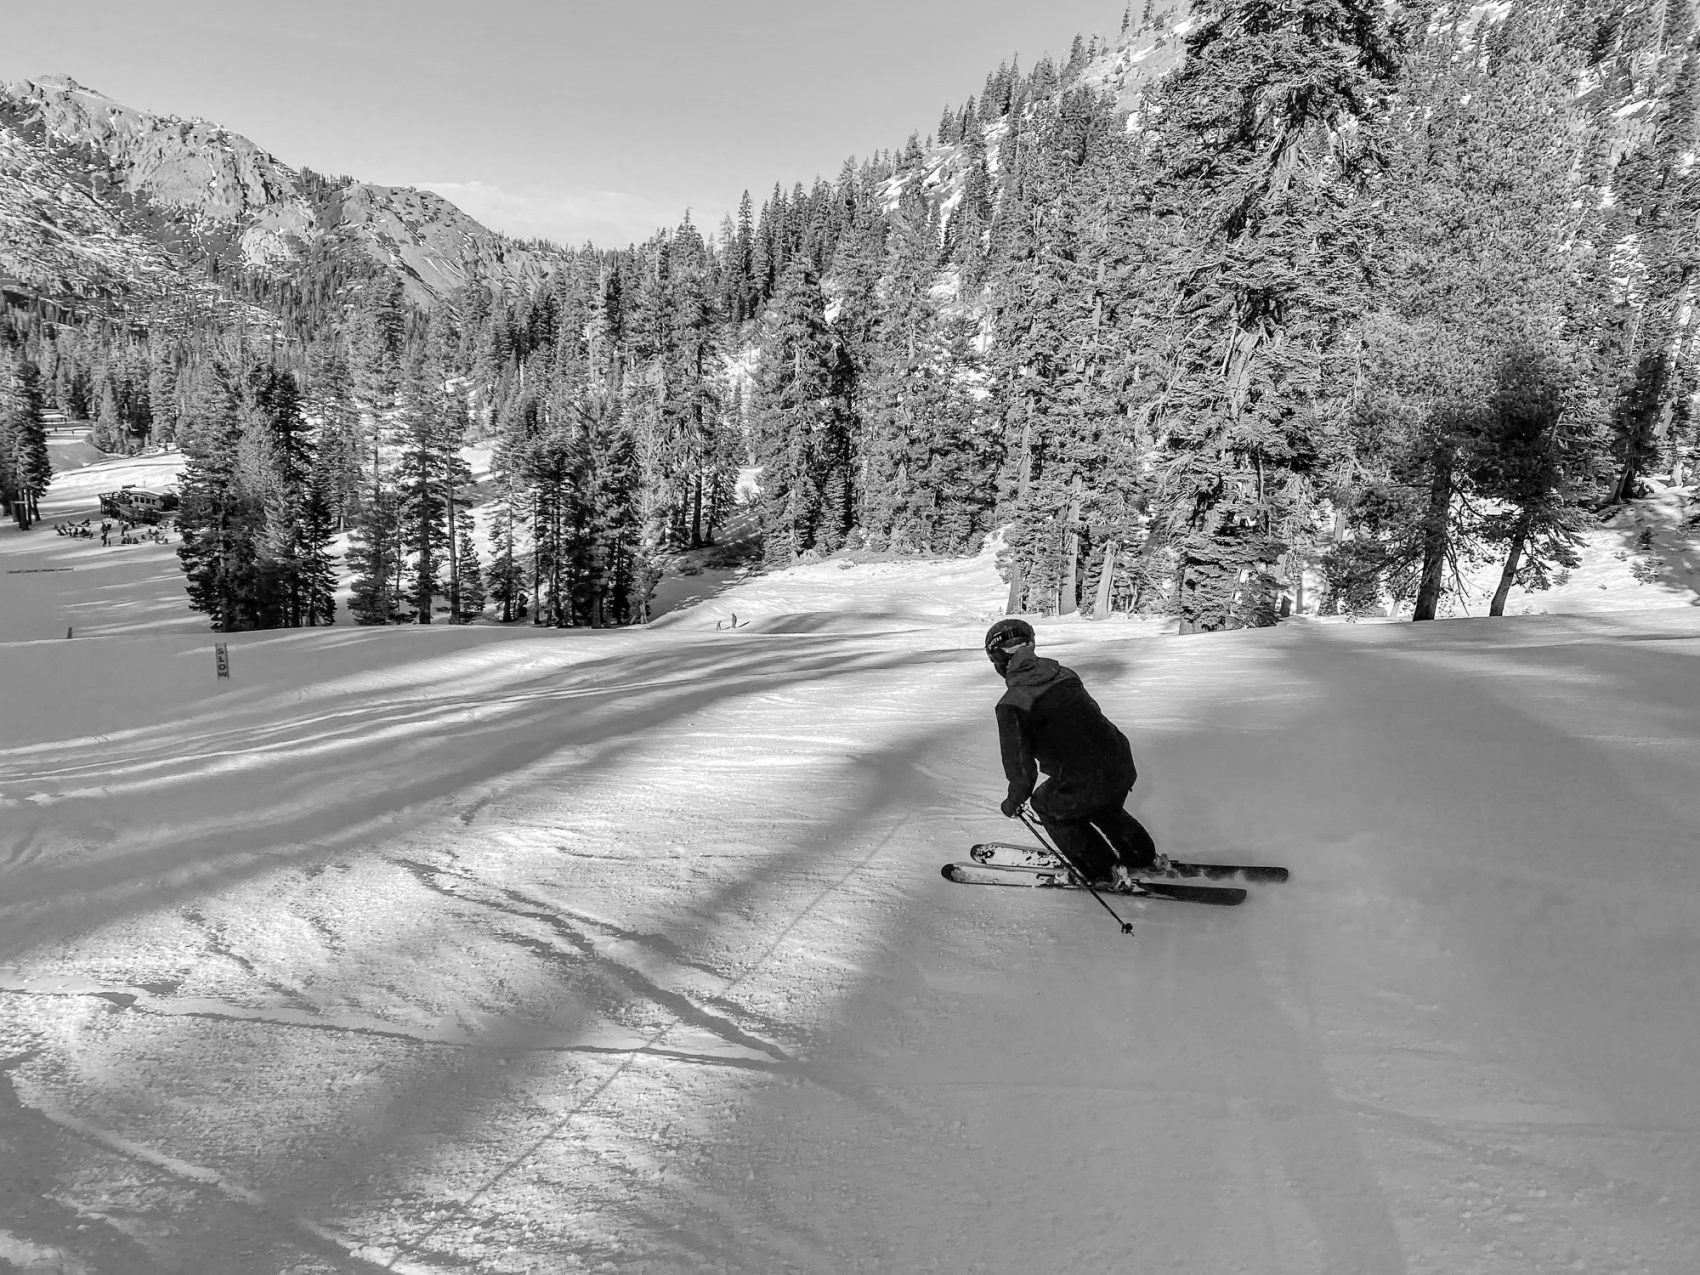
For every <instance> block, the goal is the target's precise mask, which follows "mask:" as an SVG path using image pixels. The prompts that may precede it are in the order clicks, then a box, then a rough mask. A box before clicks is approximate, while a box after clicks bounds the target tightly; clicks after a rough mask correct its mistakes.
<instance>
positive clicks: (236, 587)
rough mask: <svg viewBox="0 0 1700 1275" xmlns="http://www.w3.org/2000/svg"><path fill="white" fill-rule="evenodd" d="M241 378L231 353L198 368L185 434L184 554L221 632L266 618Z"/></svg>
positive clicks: (194, 603)
mask: <svg viewBox="0 0 1700 1275" xmlns="http://www.w3.org/2000/svg"><path fill="white" fill-rule="evenodd" d="M241 378H242V374H241V371H240V369H239V368H238V367H236V366H235V365H234V363H233V362H231V361H227V359H226V358H224V357H219V358H214V359H210V360H208V361H207V362H205V363H203V364H202V365H201V366H200V367H199V368H197V369H196V371H195V373H194V375H193V377H192V379H191V385H190V390H189V400H188V411H187V416H188V420H189V423H190V428H189V429H187V430H186V431H185V437H184V440H183V453H184V457H185V462H186V463H185V465H184V470H183V478H182V482H181V504H180V506H179V509H178V516H177V525H178V529H179V531H180V533H181V535H182V541H181V543H180V544H179V545H178V548H177V556H178V559H179V561H180V562H181V563H182V565H183V573H184V587H185V588H186V589H187V591H188V594H189V605H190V606H191V607H193V608H194V609H195V610H197V611H201V612H204V613H205V614H206V616H207V617H208V619H209V620H211V622H212V628H213V630H214V632H219V633H230V632H235V631H237V630H241V629H250V628H254V627H256V626H257V625H258V623H259V621H260V618H261V607H260V605H259V601H260V598H259V594H260V589H259V585H258V571H257V563H256V553H255V547H254V537H255V531H256V527H257V526H258V524H259V523H260V521H261V519H262V518H263V516H264V515H263V510H262V509H261V508H260V507H259V506H258V502H257V501H256V500H255V499H254V497H253V496H251V495H250V494H249V493H248V492H246V491H245V490H244V488H243V486H242V482H241V479H240V476H239V472H238V470H239V453H240V450H241V441H242V420H241V415H242V381H241Z"/></svg>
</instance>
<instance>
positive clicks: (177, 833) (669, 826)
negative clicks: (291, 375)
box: [0, 458, 1700, 1275]
mask: <svg viewBox="0 0 1700 1275" xmlns="http://www.w3.org/2000/svg"><path fill="white" fill-rule="evenodd" d="M129 463H130V464H131V465H132V466H143V467H145V466H147V465H149V464H165V463H168V462H167V461H166V460H156V458H142V459H140V460H138V461H135V462H129ZM101 471H102V467H93V468H92V469H90V470H84V471H78V472H75V473H68V474H66V475H63V476H62V478H63V485H60V486H56V488H55V493H54V497H53V499H54V501H56V502H57V503H54V504H50V506H49V509H48V511H47V513H48V518H49V521H50V522H51V521H52V520H54V519H57V518H60V517H64V516H68V515H70V514H72V513H75V512H78V511H79V510H81V509H84V508H87V501H88V499H89V495H90V493H92V492H94V491H97V490H100V489H103V488H104V487H105V486H106V485H108V484H109V483H110V482H111V481H112V480H113V479H115V478H118V477H119V475H118V474H116V473H114V472H112V471H110V470H108V471H107V472H104V473H103V472H101ZM159 477H160V475H159V474H156V473H144V472H143V471H142V469H137V470H136V472H135V473H134V474H133V475H131V476H129V477H124V478H123V481H156V480H157V479H158V478H159ZM1661 534H1662V533H1661ZM1613 536H1616V537H1618V538H1619V540H1620V541H1621V542H1624V543H1632V542H1633V537H1634V532H1633V529H1631V528H1628V527H1625V528H1617V529H1606V530H1603V531H1602V532H1601V533H1600V540H1599V542H1598V543H1597V544H1596V545H1594V546H1591V549H1590V552H1595V551H1597V552H1598V553H1599V554H1600V555H1603V556H1602V557H1601V558H1600V559H1599V560H1598V561H1597V562H1593V563H1592V565H1594V566H1599V567H1600V569H1601V570H1604V569H1605V566H1604V564H1605V563H1607V562H1610V563H1613V564H1614V565H1619V566H1620V565H1621V564H1617V563H1616V560H1615V559H1614V558H1613V557H1612V556H1611V554H1612V552H1613V551H1612V550H1611V549H1610V548H1609V545H1610V537H1613ZM1666 548H1667V549H1668V548H1669V545H1668V544H1667V545H1666ZM170 553H171V550H170V548H168V547H160V546H153V545H130V546H112V547H110V548H108V549H104V550H103V549H101V548H100V547H99V545H98V541H96V542H95V543H94V544H93V545H91V544H90V543H89V542H87V541H74V540H69V539H64V538H60V537H57V536H54V535H53V534H52V532H51V531H50V530H40V529H38V530H36V531H32V532H31V533H28V534H20V533H18V532H16V531H15V529H12V528H10V527H9V526H8V527H6V528H4V529H0V571H4V573H5V574H3V575H0V588H3V589H4V597H5V605H4V606H3V607H0V724H3V728H4V729H3V731H0V1269H4V1268H6V1266H7V1264H10V1267H11V1268H13V1269H22V1270H30V1271H56V1272H61V1271H62V1272H101V1273H113V1275H118V1273H122V1275H164V1273H166V1272H171V1273H172V1275H179V1273H187V1272H207V1273H217V1275H225V1273H230V1275H236V1273H241V1275H246V1273H247V1272H276V1271H290V1272H298V1273H299V1272H313V1273H318V1275H324V1273H329V1272H365V1271H379V1270H390V1271H433V1272H449V1271H456V1272H467V1271H478V1272H522V1271H529V1272H558V1271H581V1270H582V1271H594V1270H605V1271H619V1272H622V1273H623V1272H640V1273H647V1272H663V1271H678V1272H696V1271H737V1272H743V1271H764V1272H765V1271H809V1272H841V1271H857V1270H873V1269H882V1270H897V1271H924V1270H939V1271H973V1270H981V1271H991V1272H1017V1273H1024V1272H1053V1271H1055V1272H1110V1271H1114V1272H1127V1271H1182V1270H1186V1271H1200V1272H1210V1273H1211V1275H1216V1273H1219V1272H1220V1273H1227V1272H1242V1271H1243V1272H1259V1273H1265V1272H1275V1271H1279V1272H1283V1275H1302V1273H1310V1272H1317V1273H1321V1272H1331V1273H1341V1275H1344V1273H1350V1275H1381V1273H1383V1272H1386V1273H1394V1272H1404V1273H1410V1275H1417V1273H1425V1275H1426V1273H1433V1275H1441V1273H1442V1272H1444V1273H1446V1275H1452V1273H1454V1272H1471V1273H1472V1275H1513V1273H1516V1275H1528V1273H1536V1272H1539V1273H1541V1275H1545V1273H1547V1272H1555V1271H1567V1270H1575V1271H1591V1272H1606V1271H1611V1272H1644V1273H1646V1275H1692V1272H1693V1271H1695V1270H1696V1269H1700V1209H1697V1208H1696V1202H1697V1201H1700V1084H1697V1083H1696V1081H1697V1080H1700V1023H1697V1021H1696V1017H1695V1013H1694V1007H1695V1005H1697V1004H1700V937H1697V936H1700V886H1697V885H1696V873H1695V870H1694V869H1695V866H1696V865H1695V858H1694V856H1695V854H1696V849H1695V847H1696V845H1697V844H1700V782H1697V778H1700V775H1697V770H1700V727H1697V726H1696V723H1697V722H1700V667H1697V666H1696V663H1695V661H1696V658H1697V657H1700V640H1697V639H1700V612H1697V611H1696V608H1695V607H1694V606H1693V601H1694V596H1695V595H1694V593H1693V591H1692V590H1688V591H1686V592H1682V591H1679V590H1678V588H1677V587H1676V581H1675V578H1674V577H1673V578H1672V580H1671V581H1670V582H1668V584H1667V585H1649V586H1640V585H1634V584H1629V585H1626V586H1624V587H1616V586H1613V587H1611V588H1608V589H1606V590H1600V589H1597V588H1596V589H1593V590H1592V592H1593V594H1596V595H1599V598H1600V599H1601V600H1603V599H1605V598H1607V597H1608V596H1609V597H1610V598H1612V599H1613V600H1614V601H1615V608H1616V609H1614V610H1610V611H1607V610H1604V609H1603V607H1602V609H1600V610H1598V611H1597V612H1596V613H1594V614H1589V615H1575V614H1569V615H1547V616H1540V615H1537V616H1521V617H1508V618H1507V619H1505V620H1501V621H1488V620H1481V619H1475V620H1470V619H1459V620H1447V621H1439V622H1436V623H1433V624H1426V625H1409V624H1388V623H1359V624H1355V625H1349V624H1344V623H1335V622H1323V621H1317V620H1314V619H1313V620H1307V621H1304V622H1299V623H1290V624H1287V625H1284V626H1283V627H1281V628H1279V629H1276V630H1270V631H1261V632H1247V633H1238V634H1228V635H1217V636H1207V637H1204V636H1201V637H1189V638H1177V637H1174V636H1171V635H1168V634H1167V633H1166V632H1165V631H1163V629H1162V628H1161V627H1160V626H1156V625H1147V624H1140V623H1132V622H1128V621H1124V620H1113V621H1107V622H1103V623H1098V624H1093V623H1089V622H1084V621H1080V620H1069V621H1041V622H1040V624H1039V628H1040V633H1041V641H1042V642H1043V644H1044V648H1045V649H1046V650H1047V651H1048V652H1049V653H1051V654H1053V655H1056V656H1057V657H1059V658H1061V659H1062V660H1063V661H1064V662H1066V663H1068V664H1070V665H1071V666H1073V667H1075V668H1077V669H1079V670H1080V671H1081V673H1082V675H1083V676H1084V677H1085V678H1086V680H1087V682H1088V684H1089V685H1090V687H1091V688H1092V690H1093V691H1094V693H1095V694H1096V695H1097V697H1098V698H1099V700H1100V701H1101V702H1102V703H1103V704H1104V706H1105V707H1106V709H1107V710H1108V711H1109V712H1110V713H1111V714H1112V715H1113V716H1114V717H1115V718H1116V719H1117V720H1118V721H1120V722H1121V723H1122V724H1123V725H1124V727H1125V728H1126V730H1127V732H1128V734H1129V736H1130V738H1131V739H1132V741H1133V745H1134V750H1135V754H1136V756H1137V758H1138V760H1139V763H1140V769H1141V779H1140V783H1139V785H1138V787H1137V788H1136V789H1135V793H1134V803H1133V804H1134V809H1135V810H1136V811H1137V812H1138V813H1139V814H1140V816H1141V818H1143V819H1144V820H1145V821H1146V822H1147V823H1148V824H1149V826H1150V827H1151V828H1152V829H1153V831H1154V832H1155V833H1156V835H1157V836H1158V838H1159V840H1160V842H1161V843H1162V844H1163V846H1164V848H1165V849H1167V850H1169V851H1170V852H1171V853H1175V854H1184V855H1193V856H1210V855H1231V856H1235V857H1242V856H1243V857H1245V858H1248V859H1252V860H1254V861H1265V862H1282V863H1286V864H1288V865H1289V866H1290V867H1291V868H1292V869H1293V873H1294V880H1293V882H1292V883H1291V884H1289V885H1287V886H1285V887H1263V888H1257V889H1256V890H1255V892H1254V897H1253V898H1252V899H1251V901H1250V902H1248V904H1247V905H1246V906H1244V907H1242V908H1239V909H1235V910H1218V909H1204V908H1192V907H1188V906H1186V905H1179V904H1163V903H1156V902H1152V903H1149V904H1143V905H1142V904H1139V903H1135V902H1127V903H1125V904H1122V903H1118V906H1123V907H1124V909H1125V911H1126V913H1127V914H1128V915H1129V916H1130V918H1131V919H1132V920H1133V922H1134V925H1135V930H1136V932H1135V934H1134V935H1133V937H1131V938H1129V937H1124V936H1122V935H1121V934H1119V933H1118V932H1117V930H1116V928H1115V927H1114V925H1113V924H1111V923H1110V921H1109V920H1108V918H1106V917H1105V916H1104V915H1103V914H1102V913H1101V912H1100V911H1099V910H1098V909H1097V908H1096V907H1095V906H1094V905H1093V903H1092V902H1091V900H1090V899H1089V898H1086V897H1085V896H1083V895H1079V894H1066V893H1029V892H1026V891H1014V890H1010V891H1001V890H988V889H975V888H969V887H962V886H955V885H951V884H949V883H947V882H945V881H943V880H941V879H940V877H939V875H938V865H939V863H940V862H941V861H942V860H944V859H946V858H949V857H951V856H953V855H957V854H960V852H961V851H962V850H963V848H964V847H965V846H966V845H967V844H968V843H969V842H970V841H973V840H977V839H982V838H987V837H997V836H1008V835H1009V834H1010V833H1011V831H1012V828H1013V827H1014V825H1011V824H1010V823H1008V822H1006V821H1004V820H1002V819H1001V818H999V817H998V815H997V812H996V801H997V799H998V798H999V797H1000V796H1001V793H1002V784H1001V781H1000V779H999V777H998V774H997V770H998V766H997V754H996V747H995V742H994V738H993V732H992V718H991V705H992V703H993V701H994V700H995V698H996V696H997V694H998V691H999V689H1000V688H999V686H998V685H997V683H996V680H995V678H994V677H993V675H992V673H991V670H990V668H989V666H988V665H987V664H986V662H985V659H984V657H983V656H982V655H981V654H980V652H979V649H978V646H979V637H980V634H981V632H982V630H983V627H984V623H985V621H986V620H987V619H988V618H989V616H990V615H991V614H992V613H993V612H994V611H995V609H996V607H997V605H998V603H999V601H1000V600H1001V597H1002V593H1003V589H1002V586H1001V584H1000V582H999V581H998V580H997V578H996V575H995V572H994V570H993V566H992V562H991V560H990V558H989V557H983V558H980V559H977V560H972V561H968V562H960V561H958V562H948V561H947V562H916V563H908V564H898V563H862V564H857V565H850V566H845V565H842V564H841V563H836V562H825V563H818V564H815V565H812V566H808V567H800V568H796V569H793V570H790V571H785V572H778V573H773V574H770V575H765V576H762V577H760V578H758V579H756V580H752V581H749V582H747V583H744V584H741V585H736V586H733V587H731V588H729V589H728V590H727V591H725V592H723V593H721V594H719V595H718V596H717V597H715V598H713V599H711V600H709V601H706V602H703V603H701V604H699V605H698V606H696V607H695V608H688V609H684V610H680V611H677V612H675V613H673V614H671V615H670V616H669V617H668V618H667V619H666V620H665V621H664V622H662V623H658V624H656V625H654V626H652V627H651V628H649V629H647V630H641V631H640V630H625V631H599V632H585V631H568V632H552V631H546V632H536V631H532V630H529V629H525V628H516V629H503V628H500V627H495V626H475V627H471V628H448V627H433V628H430V629H419V628H410V629H383V630H370V629H368V630H361V629H354V628H351V627H348V626H345V625H344V626H337V627H335V628H332V629H324V630H316V631H313V630H301V631H295V632H272V633H250V634H237V635H231V636H230V637H229V638H228V639H227V645H228V651H229V658H230V669H231V677H230V679H229V680H228V681H220V680H219V679H218V678H217V677H216V672H215V658H214V650H213V644H214V638H213V635H210V634H208V633H206V632H204V631H202V630H201V627H200V622H199V620H198V618H197V617H194V616H192V615H190V614H189V613H188V612H187V611H186V610H184V608H183V606H182V602H181V585H180V583H179V578H178V576H177V573H176V570H175V565H174V563H173V561H172V560H171V558H170ZM1576 575H1577V576H1578V577H1580V576H1582V575H1583V572H1581V571H1579V572H1577V573H1576ZM1577 587H1578V588H1585V587H1586V585H1585V583H1579V584H1578V585H1577ZM1654 601H1658V602H1661V603H1663V604H1664V605H1662V606H1658V607H1654V608H1651V609H1634V608H1637V606H1638V604H1641V603H1647V602H1654ZM734 613H736V615H737V617H738V622H737V626H736V627H733V626H732V625H731V624H730V623H729V620H730V617H731V615H732V614H734ZM68 625H72V626H74V630H75V634H76V636H74V637H73V638H71V639H70V640H67V639H66V637H65V629H66V627H67V626H68Z"/></svg>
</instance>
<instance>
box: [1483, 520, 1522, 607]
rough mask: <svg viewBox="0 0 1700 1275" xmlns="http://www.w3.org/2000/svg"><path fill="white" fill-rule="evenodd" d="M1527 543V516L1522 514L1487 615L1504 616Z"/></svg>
mask: <svg viewBox="0 0 1700 1275" xmlns="http://www.w3.org/2000/svg"><path fill="white" fill-rule="evenodd" d="M1528 542H1529V516H1528V515H1527V514H1524V515H1523V517H1521V518H1519V519H1518V520H1517V530H1516V531H1515V532H1514V533H1513V534H1512V537H1511V548H1510V549H1508V550H1507V551H1506V554H1505V569H1504V570H1502V571H1501V572H1500V573H1499V587H1498V588H1497V589H1495V590H1494V591H1493V601H1492V602H1491V603H1489V604H1488V614H1489V615H1504V614H1505V600H1506V598H1508V597H1509V596H1510V595H1511V586H1512V585H1513V584H1515V583H1516V581H1517V568H1518V567H1520V566H1522V565H1523V546H1524V545H1526V544H1527V543H1528Z"/></svg>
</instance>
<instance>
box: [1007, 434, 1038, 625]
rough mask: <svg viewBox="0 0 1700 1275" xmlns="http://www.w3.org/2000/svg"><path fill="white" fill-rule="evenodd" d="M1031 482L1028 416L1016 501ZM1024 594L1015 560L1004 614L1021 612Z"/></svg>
mask: <svg viewBox="0 0 1700 1275" xmlns="http://www.w3.org/2000/svg"><path fill="white" fill-rule="evenodd" d="M1032 480H1033V419H1032V417H1031V416H1029V417H1028V418H1027V419H1026V420H1025V421H1023V422H1022V425H1021V465H1020V468H1019V469H1018V470H1017V471H1016V481H1015V492H1016V499H1017V500H1023V499H1025V498H1026V496H1027V488H1028V485H1029V484H1030V483H1031V482H1032ZM1025 593H1026V580H1025V578H1024V573H1023V572H1022V569H1021V559H1019V558H1017V559H1016V560H1015V562H1014V563H1013V564H1012V565H1011V567H1010V572H1009V599H1008V601H1006V602H1005V603H1004V608H1003V610H1004V614H1005V615H1014V614H1016V613H1017V612H1018V611H1020V610H1021V603H1022V599H1023V596H1024V594H1025Z"/></svg>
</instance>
